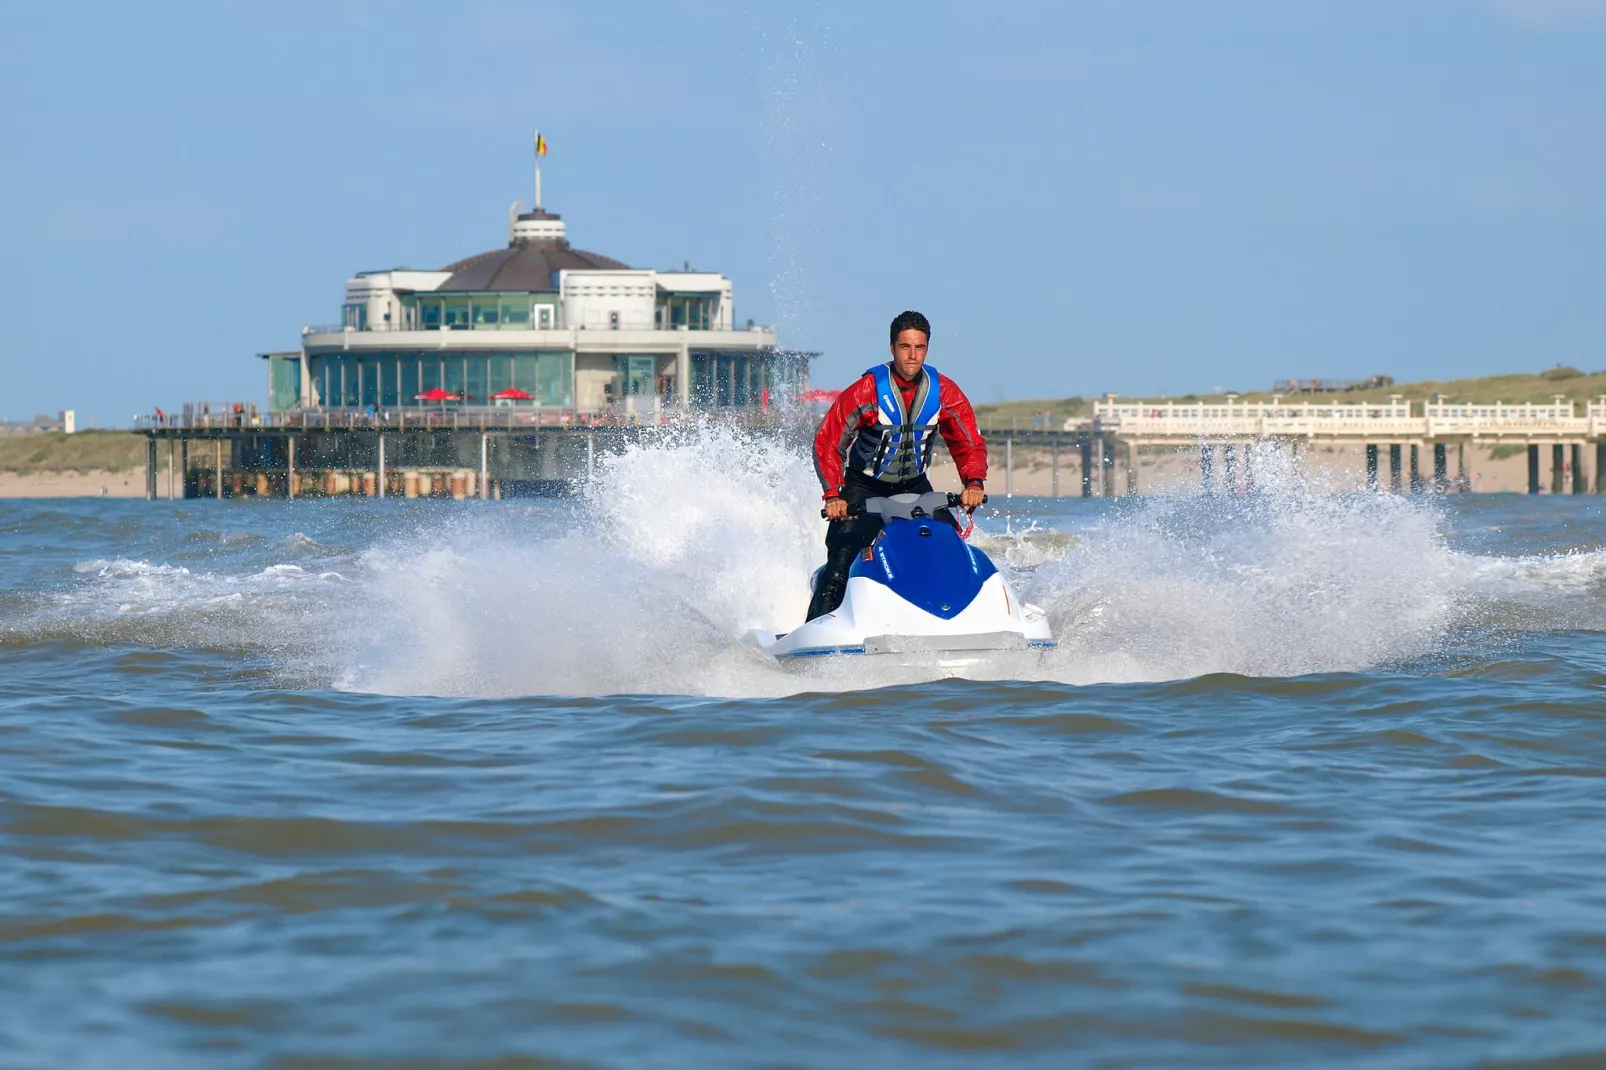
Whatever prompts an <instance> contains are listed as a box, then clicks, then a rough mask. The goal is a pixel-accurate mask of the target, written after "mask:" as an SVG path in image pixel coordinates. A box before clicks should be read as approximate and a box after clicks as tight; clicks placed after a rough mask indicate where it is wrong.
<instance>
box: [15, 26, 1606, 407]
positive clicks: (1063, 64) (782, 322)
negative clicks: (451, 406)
mask: <svg viewBox="0 0 1606 1070" xmlns="http://www.w3.org/2000/svg"><path fill="white" fill-rule="evenodd" d="M0 94H3V98H4V100H5V101H6V105H5V107H4V109H3V110H0V139H3V144H4V145H5V146H6V148H5V151H4V152H3V153H0V252H3V256H0V287H3V289H4V292H5V293H6V295H7V297H8V304H9V307H10V308H11V309H12V311H13V315H12V317H11V319H10V322H9V325H8V329H7V330H6V332H5V341H4V343H3V348H0V354H3V355H0V362H3V364H4V368H5V372H6V374H5V376H4V379H3V382H0V415H4V416H7V417H12V418H16V417H23V416H29V415H32V414H33V413H34V412H35V411H52V412H53V411H55V410H56V409H59V408H63V407H72V408H76V409H78V410H79V411H80V413H90V412H93V413H94V414H95V415H96V419H97V421H98V422H100V423H102V424H108V423H127V422H128V420H129V418H130V417H131V416H132V414H133V413H135V412H143V411H148V410H149V409H150V408H151V407H152V406H153V405H158V404H160V405H163V406H165V407H172V406H174V405H176V404H177V403H179V402H180V401H183V400H187V399H188V400H200V399H203V398H207V399H213V400H226V399H235V398H251V399H256V400H259V401H260V400H263V399H264V396H265V393H266V385H265V380H266V376H265V371H264V367H263V364H262V362H260V361H258V360H256V359H255V358H254V357H253V356H252V354H254V353H256V352H259V351H263V350H270V349H289V348H294V347H295V346H296V345H297V340H298V335H299V329H300V328H301V327H302V326H303V325H306V324H314V323H327V322H331V321H334V320H335V319H337V318H338V312H339V305H340V301H341V296H342V284H343V282H344V280H345V279H346V277H347V276H349V275H350V274H352V273H353V272H355V271H358V270H363V269H372V268H384V267H391V266H397V265H408V266H412V267H420V268H433V267H439V266H441V265H443V264H445V263H447V262H449V261H451V260H454V259H457V258H459V257H461V256H464V255H467V254H469V253H473V252H478V251H481V250H483V249H488V248H493V247H495V246H498V245H500V244H501V243H502V242H503V241H505V235H506V211H507V206H508V204H509V203H510V202H511V201H513V200H514V199H515V198H523V199H524V200H525V201H526V202H528V200H529V199H530V191H529V185H530V177H529V174H530V166H529V142H530V133H531V130H532V129H533V128H534V127H536V126H540V127H541V129H542V130H543V131H544V132H545V133H546V135H547V137H548V139H549V141H550V142H551V155H550V156H549V157H548V159H547V163H546V167H545V175H546V201H547V204H548V207H550V208H553V209H555V210H557V211H559V212H561V213H562V214H563V215H564V217H565V219H566V220H567V221H568V223H569V227H570V237H571V238H572V239H573V240H574V242H575V244H577V245H579V246H580V247H582V248H586V249H591V250H594V251H597V252H601V253H605V254H607V255H610V256H614V257H617V258H619V259H621V260H624V261H626V262H627V263H629V264H631V265H633V266H642V267H676V266H679V265H680V264H682V263H683V262H685V261H688V260H689V261H691V262H692V263H693V264H694V265H696V266H697V267H700V268H704V269H712V270H717V271H722V272H724V273H725V274H727V275H729V276H730V277H731V278H732V279H733V280H734V281H735V284H736V301H737V314H738V316H739V317H740V318H742V319H746V318H753V319H756V320H758V321H760V322H769V323H775V324H777V325H778V326H779V327H780V329H781V331H782V339H783V342H785V343H787V344H791V345H796V346H800V347H807V348H814V349H820V350H823V351H824V353H825V357H824V358H823V359H822V360H821V361H820V362H819V363H818V365H817V367H816V375H815V378H816V381H817V382H820V383H823V384H826V385H834V384H837V383H839V382H841V381H844V380H846V379H847V378H849V377H850V376H852V375H853V374H855V373H857V372H859V371H861V370H862V369H863V368H864V367H866V366H867V365H868V364H870V363H872V362H874V361H875V360H877V359H880V358H881V357H882V355H883V354H884V351H885V342H884V338H885V330H886V323H887V321H888V320H889V319H890V318H891V316H892V314H893V313H895V312H897V311H898V310H900V309H902V308H905V307H914V308H919V309H921V310H923V311H925V312H926V313H927V314H928V315H929V316H930V317H931V319H932V320H933V322H934V326H935V337H934V338H933V348H932V356H931V360H932V363H933V364H934V365H937V366H939V367H941V368H943V370H944V371H946V372H949V373H951V374H953V375H954V376H955V377H956V378H957V379H958V380H959V381H960V383H961V385H962V386H964V387H965V388H966V389H967V390H968V392H969V393H970V394H971V396H972V397H973V398H974V399H975V400H977V401H989V400H994V399H995V398H998V397H1012V398H1022V397H1050V396H1056V397H1057V396H1065V395H1071V394H1081V395H1091V394H1098V393H1103V392H1106V391H1115V392H1118V393H1124V394H1131V393H1139V392H1157V391H1162V390H1164V391H1169V392H1173V393H1181V392H1187V391H1193V390H1209V389H1211V388H1212V387H1214V386H1225V387H1228V388H1255V387H1263V386H1266V385H1269V383H1270V381H1271V380H1272V379H1274V378H1280V377H1299V378H1303V377H1311V376H1359V375H1367V374H1372V373H1377V372H1383V373H1387V374H1391V375H1394V376H1395V377H1396V378H1399V379H1402V380H1404V379H1415V378H1424V377H1450V376H1459V375H1480V374H1491V373H1496V372H1501V371H1512V370H1538V369H1542V368H1545V367H1550V366H1552V365H1554V364H1556V363H1558V362H1560V363H1568V364H1575V365H1578V366H1580V367H1583V368H1585V369H1597V368H1603V367H1606V311H1603V309H1606V302H1603V301H1602V296H1603V294H1606V139H1603V138H1602V133H1603V132H1606V0H1409V2H1405V0H1302V2H1299V3H1289V2H1287V0H1214V2H1211V3H1200V2H1198V0H1070V2H1059V3H1048V2H1038V0H1013V2H1011V0H999V2H994V3H988V4H976V3H957V2H955V3H949V2H942V0H928V2H920V3H914V2H911V3H873V2H861V3H848V2H822V3H813V4H811V3H807V2H801V3H795V4H774V5H756V4H745V5H744V4H739V3H723V2H716V0H655V2H651V3H635V2H624V0H620V2H610V3H589V4H582V3H559V4H544V3H514V2H511V0H502V2H495V3H491V2H486V3H481V2H475V0H457V2H454V3H451V4H442V3H440V2H438V0H436V2H432V3H427V4H426V3H413V2H409V0H390V2H387V3H383V4H381V3H367V2H356V0H322V2H320V3H304V2H299V0H279V2H276V3H274V4H271V5H268V4H256V3H244V2H217V3H200V2H195V3H161V2H149V3H143V4H139V5H129V4H122V3H116V4H113V3H71V2H60V3H51V4H45V3H43V2H38V3H27V2H19V0H9V2H3V0H0Z"/></svg>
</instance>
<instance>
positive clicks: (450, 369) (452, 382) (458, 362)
mask: <svg viewBox="0 0 1606 1070" xmlns="http://www.w3.org/2000/svg"><path fill="white" fill-rule="evenodd" d="M441 378H442V379H444V380H445V383H444V386H445V389H446V392H447V393H449V394H456V395H457V396H458V397H462V396H463V358H462V357H442V358H441Z"/></svg>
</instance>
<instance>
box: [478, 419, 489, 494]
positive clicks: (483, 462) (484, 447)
mask: <svg viewBox="0 0 1606 1070" xmlns="http://www.w3.org/2000/svg"><path fill="white" fill-rule="evenodd" d="M490 472H491V436H490V435H488V434H487V433H486V432H484V431H481V432H480V501H482V502H488V501H490V500H491V475H490Z"/></svg>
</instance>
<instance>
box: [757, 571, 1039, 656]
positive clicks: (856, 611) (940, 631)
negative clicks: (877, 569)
mask: <svg viewBox="0 0 1606 1070" xmlns="http://www.w3.org/2000/svg"><path fill="white" fill-rule="evenodd" d="M749 639H750V641H752V642H753V643H754V645H756V646H758V647H759V648H760V649H763V650H764V651H765V652H767V653H769V654H772V655H773V656H774V657H775V658H777V659H778V660H781V661H799V660H803V659H808V658H820V657H832V656H854V655H898V656H900V657H906V658H913V659H915V660H922V659H923V658H924V657H932V658H934V659H935V660H936V661H937V662H938V663H939V664H950V663H969V662H974V661H978V660H982V659H983V658H985V657H986V656H988V655H990V654H992V653H994V652H998V651H1006V650H1031V649H1045V648H1050V647H1053V646H1054V645H1055V643H1054V640H1053V638H1052V637H1051V635H1050V633H1049V627H1048V618H1047V616H1046V615H1045V614H1044V613H1043V611H1042V610H1041V609H1039V608H1037V607H1036V606H1032V605H1027V604H1026V603H1023V602H1021V601H1020V599H1018V598H1017V597H1015V594H1014V592H1013V591H1011V590H1010V588H1009V585H1008V584H1007V583H1006V582H1005V581H1004V578H1003V577H1002V576H1001V575H998V574H996V573H995V574H993V575H992V576H989V577H988V578H987V579H986V581H985V582H984V583H983V584H982V586H981V590H980V591H979V592H978V593H977V595H976V596H975V598H974V599H972V601H971V603H970V604H969V605H968V606H966V607H965V608H964V609H962V610H960V611H959V612H958V613H957V614H954V615H953V616H950V617H943V616H939V615H937V614H934V613H928V612H927V611H925V610H923V609H921V608H920V607H919V606H916V605H914V604H913V603H911V602H909V601H907V600H906V599H904V598H902V597H901V596H899V595H898V594H897V593H896V592H894V591H893V590H891V589H890V588H889V587H887V586H886V585H885V584H883V583H879V582H877V581H875V580H872V579H866V578H864V577H861V576H854V577H851V578H849V580H848V583H847V589H846V591H845V593H844V597H843V599H842V605H841V606H840V607H839V608H838V609H837V610H836V612H834V613H827V614H825V615H824V616H821V617H817V618H815V619H814V620H811V621H809V622H808V623H807V624H803V625H800V626H799V627H798V628H796V629H795V630H793V631H791V632H787V633H786V634H784V635H779V636H771V635H769V634H768V633H762V632H754V633H750V635H749Z"/></svg>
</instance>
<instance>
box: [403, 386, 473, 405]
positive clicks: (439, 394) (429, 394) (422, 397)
mask: <svg viewBox="0 0 1606 1070" xmlns="http://www.w3.org/2000/svg"><path fill="white" fill-rule="evenodd" d="M413 400H414V401H462V400H463V399H462V398H460V397H458V396H457V395H456V394H454V393H452V392H451V391H450V390H442V389H441V388H440V387H438V386H435V387H431V388H430V389H428V390H426V391H424V392H423V393H422V394H414V395H413Z"/></svg>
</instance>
